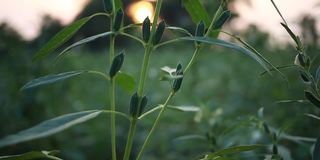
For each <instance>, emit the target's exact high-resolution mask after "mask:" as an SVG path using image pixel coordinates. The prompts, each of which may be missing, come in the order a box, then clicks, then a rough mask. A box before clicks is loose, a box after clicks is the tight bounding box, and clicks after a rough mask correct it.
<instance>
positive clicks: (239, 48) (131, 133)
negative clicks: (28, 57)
mask: <svg viewBox="0 0 320 160" xmlns="http://www.w3.org/2000/svg"><path fill="white" fill-rule="evenodd" d="M155 3H156V4H155V6H156V9H155V14H154V17H146V19H145V20H144V22H143V23H142V24H128V25H124V24H123V19H124V16H125V15H126V14H125V13H124V10H123V9H122V2H121V0H104V1H103V5H104V12H101V13H95V14H93V15H91V16H89V17H85V18H82V19H80V20H78V21H76V22H74V23H72V24H71V25H69V26H67V27H65V28H64V29H63V30H61V31H60V32H59V33H57V34H56V35H55V36H54V37H53V38H52V39H51V40H50V41H49V42H47V43H46V44H45V45H44V46H43V47H42V48H41V49H40V50H39V51H38V52H37V53H36V54H35V56H34V58H33V60H34V61H35V62H36V61H38V60H41V59H43V58H45V57H47V56H48V55H50V54H51V53H53V52H54V51H56V50H57V49H58V48H60V47H61V46H62V45H63V44H64V43H66V42H67V41H68V40H69V39H70V38H71V37H72V36H73V35H74V34H76V32H77V31H78V30H79V29H80V28H81V27H82V26H84V25H85V24H86V23H87V22H89V21H90V20H91V19H94V18H96V17H98V16H102V17H105V18H106V20H108V21H109V22H110V23H109V24H110V27H109V28H110V30H109V31H107V32H104V33H100V34H97V35H94V36H91V37H87V38H84V39H82V40H80V41H78V42H76V43H73V44H71V45H70V46H68V47H66V48H64V49H63V50H62V52H60V53H59V54H58V55H57V56H56V62H58V60H59V59H61V58H63V57H64V55H66V54H67V53H68V51H70V50H71V49H73V48H75V47H77V46H80V45H84V44H86V43H89V42H92V41H94V40H96V39H99V38H102V37H109V42H108V43H109V51H108V52H107V54H108V56H109V60H106V63H108V64H109V65H108V68H106V72H100V71H96V70H90V69H88V70H76V71H67V72H64V73H58V74H49V75H47V76H43V77H40V78H36V79H34V80H31V81H30V82H28V83H27V84H26V85H24V86H23V87H22V88H21V90H28V89H32V88H34V87H39V86H43V85H48V84H52V83H56V82H60V81H64V80H67V79H70V78H74V77H76V76H79V75H87V74H93V75H97V76H99V77H101V78H102V80H104V81H107V82H108V84H109V85H110V86H111V87H110V90H109V92H110V94H109V95H110V97H109V98H108V101H109V102H108V103H109V105H110V106H109V107H106V108H105V109H104V110H88V111H81V112H76V113H70V114H66V115H61V116H59V117H56V118H53V119H50V120H47V121H44V122H42V123H40V124H38V125H36V126H34V127H31V128H29V129H26V130H23V131H21V132H18V133H16V134H13V135H8V136H7V137H4V138H2V139H1V140H0V147H6V146H10V145H15V144H18V143H22V142H26V141H32V140H35V139H39V138H44V137H48V136H51V135H54V134H56V133H59V132H62V131H64V130H66V129H68V128H70V127H72V126H75V125H77V124H80V123H84V122H87V121H89V120H91V119H93V118H96V117H98V116H101V115H105V114H107V115H110V124H106V125H108V126H110V135H111V137H110V138H111V148H112V150H111V154H112V160H118V159H123V160H129V159H136V160H140V159H143V155H144V153H145V151H146V150H147V149H148V146H149V143H150V141H152V140H153V138H152V136H153V134H154V132H155V131H156V130H157V127H158V126H159V125H161V119H162V117H163V115H164V114H165V113H166V110H168V109H172V110H178V111H183V112H188V111H197V110H198V109H197V108H196V107H194V108H192V107H184V106H174V97H175V95H176V94H178V93H179V90H180V88H181V87H183V79H185V78H188V73H189V71H190V69H191V68H192V66H193V64H194V62H195V61H196V60H197V57H198V56H201V52H202V50H203V49H204V48H205V47H206V46H221V47H225V48H228V49H232V50H235V51H236V53H242V54H244V55H246V56H248V57H250V58H252V59H253V60H254V61H256V62H257V63H258V64H259V65H260V66H261V67H262V68H263V69H264V70H266V72H268V73H270V74H271V72H270V68H272V69H273V70H276V71H279V70H278V68H276V67H274V66H273V65H272V64H271V63H270V62H269V61H268V60H266V59H265V58H264V57H263V55H262V54H260V53H259V52H258V51H257V50H256V49H254V48H253V47H252V46H250V45H249V44H248V43H246V42H245V41H243V40H242V39H241V38H239V37H238V36H236V35H233V34H231V33H228V32H225V31H222V30H221V28H222V27H223V25H224V24H225V22H226V21H227V20H228V19H229V18H230V17H231V16H232V13H231V12H230V11H229V10H228V2H227V1H226V0H222V1H221V2H220V6H219V8H218V9H217V11H216V12H215V14H214V15H213V16H210V15H209V14H208V12H207V11H206V10H205V8H204V6H203V5H202V4H201V3H200V1H199V0H183V7H185V9H186V10H187V11H188V13H189V14H190V16H191V18H192V20H193V21H194V23H195V24H196V26H197V27H196V29H195V33H194V34H192V33H190V32H189V31H187V30H186V29H185V28H181V27H177V26H170V24H166V23H165V19H164V20H163V21H160V22H159V15H160V11H161V8H162V3H163V0H157V1H156V2H155ZM101 27H105V26H101ZM128 29H137V30H140V31H141V36H136V35H134V34H130V33H129V32H128ZM165 31H166V32H176V33H180V35H182V36H179V37H173V38H171V39H169V40H166V41H163V40H162V36H163V34H164V32H165ZM219 34H226V35H227V36H230V37H231V38H234V39H235V40H236V41H237V42H239V43H238V44H237V43H233V42H228V41H225V40H221V39H218V36H219ZM120 35H121V36H124V37H127V38H130V39H132V40H134V41H137V42H138V44H140V45H142V46H143V47H144V53H143V55H144V57H143V59H142V60H141V67H140V68H136V70H139V71H140V76H139V77H138V79H139V82H138V84H137V86H135V83H134V80H133V79H134V78H133V77H132V76H131V75H130V74H129V73H125V72H124V71H123V70H122V66H123V65H126V63H125V52H124V51H121V52H120V53H115V50H116V49H115V47H116V41H115V40H116V38H117V37H118V36H120ZM182 41H184V42H188V43H191V44H193V45H194V53H193V56H192V57H191V58H190V60H189V61H188V62H186V63H185V64H186V65H183V64H184V63H182V62H177V66H176V67H168V66H166V64H163V65H164V66H166V67H163V68H162V70H163V71H164V72H165V73H166V74H165V75H164V77H163V79H164V80H166V81H169V82H170V83H169V84H170V85H171V89H170V90H169V91H168V93H167V95H166V100H165V101H164V102H159V103H160V104H161V105H158V106H155V107H151V108H152V109H150V110H148V111H145V108H146V106H147V105H148V97H147V96H146V94H145V92H146V91H145V90H146V87H145V85H146V83H148V74H149V70H148V69H149V66H150V65H152V64H150V59H151V58H152V54H153V52H154V51H155V50H156V49H158V48H159V47H162V46H165V45H172V44H173V43H177V42H182ZM120 50H123V48H120ZM141 54H142V53H141ZM299 55H300V54H299ZM300 57H301V56H300ZM306 76H307V75H306ZM307 78H308V77H307ZM159 83H161V82H159ZM93 85H94V84H93ZM117 86H120V87H121V88H123V89H125V90H128V91H130V90H131V89H132V88H133V89H134V90H136V91H135V92H134V93H133V94H132V96H131V99H128V100H126V101H127V102H128V103H127V104H128V112H127V113H125V112H120V111H118V110H117V102H116V96H117V93H116V87H117ZM148 92H157V91H148ZM314 94H315V93H314V92H308V97H310V96H311V95H314ZM164 95H165V93H164ZM195 96H196V95H195ZM314 98H316V97H314ZM152 113H156V114H157V115H156V118H155V120H154V121H153V123H152V125H151V126H150V128H144V130H146V131H147V136H146V137H145V139H144V141H143V142H141V143H142V145H141V146H135V148H139V152H138V154H137V156H136V157H133V156H132V148H133V141H134V138H135V133H136V129H137V125H138V124H139V122H141V121H143V120H144V118H145V117H147V116H151V114H152ZM116 116H119V117H122V118H124V119H126V120H128V123H129V124H130V126H129V129H128V136H127V139H126V145H125V149H124V151H125V152H124V155H118V154H117V141H116V135H117V133H116V128H117V121H116ZM101 123H104V122H101ZM265 147H266V146H265V145H260V144H256V145H244V146H230V147H229V148H225V149H221V150H215V151H213V152H206V153H204V154H203V153H200V154H199V157H201V158H203V159H207V160H209V159H215V160H217V159H221V160H222V159H229V158H228V155H230V154H237V153H241V152H246V151H252V150H256V149H261V148H265ZM56 153H57V151H41V152H29V153H25V154H21V155H14V156H5V157H0V159H37V158H43V159H45V158H46V159H60V158H58V157H57V156H56Z"/></svg>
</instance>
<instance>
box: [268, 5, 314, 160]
mask: <svg viewBox="0 0 320 160" xmlns="http://www.w3.org/2000/svg"><path fill="white" fill-rule="evenodd" d="M271 3H272V5H273V6H274V8H275V10H276V11H277V12H278V14H279V16H280V17H281V18H282V22H281V26H282V27H283V28H284V29H285V30H286V32H287V33H288V35H289V36H290V37H291V39H292V40H293V42H294V45H295V50H296V53H295V54H296V56H295V59H294V64H293V65H286V66H281V67H276V68H278V69H286V68H294V69H295V70H297V72H298V73H299V75H300V78H301V81H302V82H303V83H304V84H305V87H306V89H305V90H304V91H303V92H304V96H305V99H306V101H307V102H309V103H310V104H312V105H313V106H315V107H316V109H317V110H319V109H320V88H319V82H320V65H319V63H317V61H316V58H317V55H316V56H315V57H312V58H311V57H310V55H309V54H308V53H307V49H306V47H305V46H304V44H303V42H302V40H301V39H300V37H299V36H297V35H296V34H295V33H294V32H293V31H292V30H291V29H290V27H289V25H288V23H287V22H286V20H285V18H284V16H283V15H282V13H281V12H280V10H279V8H278V7H277V5H276V3H275V2H274V1H273V0H271ZM312 67H314V68H316V69H315V70H312ZM297 102H303V101H299V100H298V101H297ZM315 113H317V112H315ZM304 115H305V116H307V117H310V118H313V119H316V120H320V117H319V116H317V115H315V114H310V113H305V114H304ZM313 141H314V148H313V149H312V150H313V152H312V159H313V160H319V159H320V138H319V137H318V138H316V139H314V140H313Z"/></svg>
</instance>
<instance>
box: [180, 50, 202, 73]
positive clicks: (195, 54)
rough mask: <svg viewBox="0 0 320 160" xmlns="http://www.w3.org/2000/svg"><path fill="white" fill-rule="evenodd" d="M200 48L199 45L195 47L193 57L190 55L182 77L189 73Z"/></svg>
mask: <svg viewBox="0 0 320 160" xmlns="http://www.w3.org/2000/svg"><path fill="white" fill-rule="evenodd" d="M201 48H202V47H201V46H200V45H197V46H196V49H195V50H194V52H193V55H192V58H191V60H190V61H189V63H188V65H187V67H186V68H185V69H184V72H183V74H184V75H186V73H187V72H189V70H190V68H191V66H192V65H193V63H194V62H195V60H196V59H197V57H198V55H199V53H200V50H201Z"/></svg>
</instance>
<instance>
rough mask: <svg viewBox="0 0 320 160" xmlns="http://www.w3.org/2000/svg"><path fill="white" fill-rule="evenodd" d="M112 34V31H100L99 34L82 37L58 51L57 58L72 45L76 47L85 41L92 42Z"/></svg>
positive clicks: (71, 47)
mask: <svg viewBox="0 0 320 160" xmlns="http://www.w3.org/2000/svg"><path fill="white" fill-rule="evenodd" d="M112 34H114V32H105V33H100V34H97V35H94V36H91V37H88V38H85V39H82V40H80V41H78V42H76V43H73V44H72V45H70V46H69V47H67V48H65V49H64V50H63V51H62V52H60V54H59V55H58V57H57V59H59V58H60V57H62V56H63V55H64V54H65V53H66V52H68V51H70V50H71V49H73V48H74V47H77V46H80V45H83V44H86V43H89V42H92V41H94V40H97V39H99V38H103V37H107V36H110V35H112Z"/></svg>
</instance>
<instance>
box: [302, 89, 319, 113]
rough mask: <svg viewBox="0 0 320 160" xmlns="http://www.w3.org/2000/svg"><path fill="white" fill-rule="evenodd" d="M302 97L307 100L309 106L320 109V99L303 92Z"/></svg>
mask: <svg viewBox="0 0 320 160" xmlns="http://www.w3.org/2000/svg"><path fill="white" fill-rule="evenodd" d="M304 96H305V97H306V98H307V100H309V102H310V103H311V104H313V105H314V106H316V107H318V108H319V109H320V99H319V98H318V97H317V96H316V95H315V94H313V93H312V92H309V91H304Z"/></svg>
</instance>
